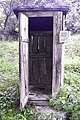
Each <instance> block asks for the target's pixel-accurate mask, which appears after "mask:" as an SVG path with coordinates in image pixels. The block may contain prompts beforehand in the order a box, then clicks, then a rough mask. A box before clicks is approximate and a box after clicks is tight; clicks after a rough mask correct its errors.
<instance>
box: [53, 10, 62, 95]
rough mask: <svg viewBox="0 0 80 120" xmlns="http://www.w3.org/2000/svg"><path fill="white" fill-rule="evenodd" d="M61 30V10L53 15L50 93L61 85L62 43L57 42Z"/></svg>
mask: <svg viewBox="0 0 80 120" xmlns="http://www.w3.org/2000/svg"><path fill="white" fill-rule="evenodd" d="M61 30H62V12H55V13H54V15H53V68H52V69H53V74H52V93H55V92H57V91H58V89H59V88H60V85H61V70H62V66H61V64H62V61H61V56H62V44H59V32H60V31H61Z"/></svg>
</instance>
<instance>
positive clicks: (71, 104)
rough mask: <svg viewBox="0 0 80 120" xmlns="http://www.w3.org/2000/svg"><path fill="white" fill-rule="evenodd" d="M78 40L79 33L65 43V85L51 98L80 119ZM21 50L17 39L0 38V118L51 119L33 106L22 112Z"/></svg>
mask: <svg viewBox="0 0 80 120" xmlns="http://www.w3.org/2000/svg"><path fill="white" fill-rule="evenodd" d="M79 39H80V35H75V36H72V37H71V40H68V41H67V42H66V43H65V74H64V77H65V78H64V83H65V84H64V87H62V88H61V90H60V92H59V93H58V94H57V95H55V98H54V100H53V99H50V105H52V106H53V107H54V108H56V109H57V110H63V111H66V112H67V116H68V120H69V119H70V120H74V119H75V120H78V117H76V116H78V115H79V111H80V107H79V106H80V102H79V101H80V97H79V94H80V62H79V61H80V40H79ZM18 53H19V47H18V42H16V41H15V42H14V41H13V42H12V41H11V42H9V41H0V120H42V119H44V120H52V118H51V117H52V116H46V117H45V116H42V115H41V114H38V113H36V111H35V109H32V108H30V106H28V108H26V109H25V110H24V111H23V112H21V111H19V91H18V87H19V86H18V85H19V77H18V76H19V71H18V67H19V66H18V61H19V57H18ZM67 97H68V98H67ZM75 98H76V99H75ZM55 100H56V101H55ZM74 108H75V110H74ZM78 110H79V111H78ZM68 111H69V112H68ZM71 111H72V112H71ZM75 111H76V112H75ZM70 114H71V115H72V116H70ZM71 117H74V118H71ZM75 117H76V118H75Z"/></svg>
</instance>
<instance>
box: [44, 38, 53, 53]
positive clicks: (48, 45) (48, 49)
mask: <svg viewBox="0 0 80 120" xmlns="http://www.w3.org/2000/svg"><path fill="white" fill-rule="evenodd" d="M45 39H46V40H45V47H46V52H51V51H52V36H45Z"/></svg>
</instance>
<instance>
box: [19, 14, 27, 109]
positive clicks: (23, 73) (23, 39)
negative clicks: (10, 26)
mask: <svg viewBox="0 0 80 120" xmlns="http://www.w3.org/2000/svg"><path fill="white" fill-rule="evenodd" d="M19 43H20V45H19V49H20V53H19V63H20V64H19V68H20V69H19V70H20V72H19V73H20V109H21V110H22V109H23V108H24V106H25V105H26V103H27V101H28V94H29V92H28V75H29V72H28V17H27V16H25V15H24V14H23V13H20V42H19Z"/></svg>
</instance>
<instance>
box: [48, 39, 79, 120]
mask: <svg viewBox="0 0 80 120" xmlns="http://www.w3.org/2000/svg"><path fill="white" fill-rule="evenodd" d="M72 38H74V37H72ZM76 38H77V37H76ZM76 38H75V41H74V39H71V41H68V43H66V46H65V73H64V86H63V87H61V88H60V91H59V92H58V93H56V94H55V96H54V98H51V99H50V101H49V104H50V105H51V106H52V107H54V108H55V109H57V110H61V111H64V112H66V120H80V63H79V61H80V51H79V48H80V42H79V41H78V39H79V38H77V39H76ZM73 42H74V44H73ZM76 51H77V52H76Z"/></svg>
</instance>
